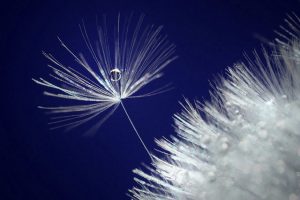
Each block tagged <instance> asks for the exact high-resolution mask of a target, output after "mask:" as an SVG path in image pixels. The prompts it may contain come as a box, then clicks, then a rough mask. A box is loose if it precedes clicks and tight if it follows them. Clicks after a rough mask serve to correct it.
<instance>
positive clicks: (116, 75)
mask: <svg viewBox="0 0 300 200" xmlns="http://www.w3.org/2000/svg"><path fill="white" fill-rule="evenodd" d="M120 79H121V71H120V70H119V69H118V68H114V69H112V70H111V71H110V80H111V81H113V82H116V81H119V80H120Z"/></svg>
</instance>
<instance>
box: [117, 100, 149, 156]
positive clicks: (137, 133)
mask: <svg viewBox="0 0 300 200" xmlns="http://www.w3.org/2000/svg"><path fill="white" fill-rule="evenodd" d="M120 102H121V105H122V108H123V110H124V112H125V114H126V116H127V118H128V120H129V122H130V124H131V126H132V128H133V130H134V131H135V133H136V135H137V136H138V138H139V140H140V141H141V143H142V145H143V146H144V149H145V150H146V152H147V153H148V155H149V157H150V159H151V161H152V162H154V160H153V157H152V155H151V153H150V151H149V150H148V148H147V146H146V145H145V143H144V142H143V140H142V138H141V136H140V134H139V132H138V131H137V129H136V128H135V126H134V124H133V122H132V120H131V118H130V116H129V114H128V113H127V111H126V108H125V106H124V104H123V102H122V101H120Z"/></svg>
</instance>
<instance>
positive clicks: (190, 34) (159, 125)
mask: <svg viewBox="0 0 300 200" xmlns="http://www.w3.org/2000/svg"><path fill="white" fill-rule="evenodd" d="M299 5H300V4H299V2H298V1H296V0H295V1H292V0H281V1H280V0H248V1H241V0H231V1H225V0H224V1H223V0H219V1H216V0H198V1H196V0H195V1H188V0H185V1H174V0H170V1H163V0H161V1H142V0H136V1H121V0H120V1H116V0H109V1H101V0H98V1H84V0H82V1H59V0H53V1H44V2H42V1H30V0H23V1H9V2H6V4H5V2H1V17H0V22H1V23H0V25H1V28H0V30H1V31H0V33H1V34H0V51H1V52H0V53H1V54H0V95H1V98H0V114H1V115H0V133H1V135H0V148H1V149H0V156H1V157H0V158H1V163H0V168H1V177H0V181H1V182H3V184H2V186H1V187H0V199H3V200H6V199H14V200H15V199H18V200H19V199H28V200H29V199H30V200H35V199H42V200H50V199H51V200H54V199H55V200H60V199H72V200H75V199H88V200H94V199H95V200H96V199H97V200H102V199H116V200H120V199H128V197H127V196H126V195H125V194H126V192H127V190H128V189H130V188H131V187H132V186H133V185H134V182H133V173H132V172H131V170H132V169H134V168H136V167H140V166H141V163H143V162H144V163H146V164H148V163H149V158H148V156H147V154H146V153H145V151H144V150H143V148H142V146H141V144H140V143H139V141H138V139H137V137H136V136H135V134H134V132H133V130H132V128H131V126H130V124H129V122H128V120H127V119H126V116H125V114H124V112H123V111H122V109H121V108H119V109H118V110H117V111H116V112H115V114H114V115H113V116H112V117H111V118H110V119H109V120H108V121H107V122H106V123H105V124H104V125H103V126H102V127H101V128H100V129H99V130H98V133H97V134H96V135H95V136H94V137H92V138H89V137H83V136H82V134H83V132H84V130H85V129H86V128H88V126H90V125H92V124H86V125H85V126H83V127H80V128H78V129H76V130H73V131H71V132H67V133H65V132H63V130H56V131H49V126H48V125H47V122H48V117H47V116H46V115H45V114H44V113H43V112H42V111H41V110H39V109H37V108H36V106H37V105H44V104H46V103H49V102H52V101H53V99H49V98H48V97H44V96H43V95H42V90H43V88H41V87H40V86H37V85H36V84H34V83H33V82H32V81H31V78H32V77H39V76H43V77H47V74H48V73H49V69H48V68H47V67H46V64H47V63H48V61H47V60H46V59H45V58H44V57H43V56H42V54H41V52H42V50H45V51H48V52H51V53H53V54H54V55H57V56H58V57H60V58H62V60H64V57H66V61H68V60H69V61H70V57H69V56H68V54H67V53H66V52H65V51H64V50H63V49H62V48H61V47H60V45H59V42H58V40H57V38H56V36H57V35H59V36H60V37H61V38H63V39H64V41H66V42H67V43H68V44H70V45H71V46H73V47H75V48H77V49H76V50H77V51H82V52H84V51H86V50H85V49H82V50H81V49H80V48H81V46H83V45H82V44H83V41H82V38H81V34H80V31H79V28H78V24H79V23H80V22H81V20H82V19H83V18H84V19H85V21H86V22H87V25H88V27H89V29H90V30H94V29H92V28H93V25H94V23H95V16H96V15H98V16H101V15H102V14H108V15H109V16H111V17H112V16H116V15H117V14H118V12H121V13H122V14H124V15H126V14H129V13H131V12H135V13H144V14H146V22H147V23H151V24H156V25H164V33H166V34H168V36H169V39H170V40H171V41H172V42H174V43H175V44H176V46H177V55H178V56H179V59H177V60H176V61H175V62H174V63H172V64H171V65H170V66H169V67H168V68H167V69H166V70H165V76H164V77H163V78H162V79H161V80H158V81H157V83H159V84H164V83H168V82H172V83H173V86H174V87H175V89H174V90H172V91H171V92H168V93H164V94H161V95H158V96H154V97H149V98H144V99H135V100H126V101H125V104H126V106H127V109H128V112H129V113H130V115H131V116H132V119H133V121H134V122H135V124H136V126H137V128H138V130H139V131H140V133H141V135H142V137H143V139H144V141H145V143H146V144H147V145H148V146H149V148H150V149H151V150H153V149H154V148H155V144H154V138H161V137H162V136H166V137H167V136H169V135H170V134H174V131H173V128H172V115H173V114H174V113H175V112H178V111H179V110H180V106H179V104H178V101H179V100H182V97H183V95H184V96H185V97H188V98H190V99H194V98H198V99H202V98H204V99H207V98H208V90H209V80H212V79H213V77H214V75H217V74H218V73H224V72H225V68H226V67H227V66H231V65H232V64H233V63H234V62H236V61H238V60H241V59H242V58H243V56H242V54H243V53H244V52H246V53H251V51H252V50H253V49H254V48H256V49H259V48H260V43H261V39H258V38H268V39H272V38H274V37H275V34H274V32H273V31H274V30H275V29H276V28H278V25H279V24H281V23H283V18H284V17H285V14H286V13H289V12H291V11H295V12H296V13H298V14H299V13H300V12H299ZM155 84H156V83H154V84H153V85H151V84H150V85H149V86H147V87H148V88H149V89H151V88H152V87H154V85H155Z"/></svg>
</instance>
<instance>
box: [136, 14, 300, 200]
mask: <svg viewBox="0 0 300 200" xmlns="http://www.w3.org/2000/svg"><path fill="white" fill-rule="evenodd" d="M286 23H287V27H288V28H282V30H281V31H280V32H279V35H280V37H279V38H280V39H277V41H276V42H275V43H274V46H273V47H272V48H271V50H268V51H267V50H265V49H263V50H262V54H263V55H262V56H258V54H257V53H255V55H254V56H253V57H254V58H253V59H250V58H249V57H248V59H247V62H246V64H245V63H238V64H235V65H234V66H233V67H232V68H229V69H228V70H227V72H228V73H227V75H226V77H225V78H221V80H219V81H218V83H217V84H215V86H214V87H213V92H211V101H210V102H205V103H201V102H198V101H196V102H195V103H191V102H190V101H188V100H185V101H184V103H182V111H181V113H179V114H176V115H175V116H174V120H175V127H176V133H177V135H176V136H172V137H171V139H166V138H164V139H161V140H156V142H157V144H158V145H159V147H161V149H162V152H163V154H161V155H160V156H155V155H153V158H154V162H153V163H152V166H151V167H146V169H144V170H141V169H135V170H134V173H135V174H136V175H137V177H138V178H135V181H136V182H137V186H136V187H134V188H133V189H131V190H130V196H131V197H132V198H133V199H138V200H158V199H164V200H165V199H176V200H202V199H203V200H220V199H225V200H241V199H243V200H260V199H268V200H300V25H299V24H300V20H299V18H298V17H297V16H292V17H291V16H289V17H288V18H287V20H286Z"/></svg>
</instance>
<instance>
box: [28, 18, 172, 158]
mask: <svg viewBox="0 0 300 200" xmlns="http://www.w3.org/2000/svg"><path fill="white" fill-rule="evenodd" d="M143 18H144V16H141V17H140V18H139V19H138V20H137V22H136V25H134V23H133V22H132V21H134V20H133V15H131V16H130V17H129V18H128V20H124V25H123V26H122V25H121V24H122V22H123V21H122V20H121V19H120V15H119V16H118V19H117V25H116V26H115V30H114V31H112V32H109V30H108V29H107V25H106V24H107V22H106V19H105V18H104V22H103V26H98V29H97V33H98V42H96V43H95V44H93V43H92V42H91V39H90V38H89V36H88V34H87V31H86V28H85V25H84V24H83V25H81V26H80V30H81V33H82V36H83V39H84V42H85V44H86V46H87V49H88V50H89V52H90V57H91V58H92V59H93V61H92V62H88V61H87V60H86V59H85V57H84V56H83V55H82V54H79V55H76V53H74V51H73V50H71V48H70V47H68V46H67V45H66V44H65V43H64V42H63V41H62V40H61V39H59V41H60V43H61V45H62V47H63V48H64V49H65V50H66V51H67V52H68V53H69V54H70V55H71V56H72V57H73V58H74V59H75V61H76V63H75V64H74V66H72V67H69V66H66V65H64V64H62V62H60V61H59V60H57V59H56V58H55V57H54V56H53V55H52V54H48V53H43V54H44V55H45V56H46V58H48V59H49V60H50V61H51V63H52V64H49V67H50V68H51V69H52V72H53V74H51V75H50V78H51V80H49V81H48V80H46V79H44V78H39V79H33V81H34V82H36V83H37V84H39V85H42V86H45V87H47V88H48V90H49V91H48V90H47V91H45V92H44V94H45V95H48V96H51V97H56V98H62V99H68V100H74V101H75V105H71V106H53V107H44V106H40V108H43V109H46V110H48V111H50V113H52V114H56V115H57V116H55V117H53V118H52V119H53V120H54V121H51V122H50V124H51V125H54V127H53V128H60V127H67V128H74V127H77V126H79V125H81V124H83V123H86V122H87V121H89V120H91V119H93V118H96V117H99V115H100V114H102V113H104V112H106V111H108V110H110V111H109V112H108V113H107V114H106V115H104V116H103V117H102V118H101V119H100V120H99V122H98V123H96V124H95V125H94V126H93V127H92V128H91V129H90V130H89V131H88V132H94V131H95V130H96V129H97V128H99V127H100V125H101V124H102V123H103V122H104V121H105V120H107V119H108V118H109V117H110V116H111V115H112V114H113V112H114V111H115V110H116V109H117V107H118V106H119V105H120V104H121V105H122V108H123V109H124V111H125V113H126V116H127V117H128V119H129V121H130V123H131V125H132V126H133V128H134V131H135V133H136V134H137V136H138V137H139V139H140V141H141V142H142V144H143V146H144V148H145V149H146V151H147V152H148V154H149V155H150V152H149V151H148V149H147V147H146V146H145V144H144V143H143V141H142V139H141V137H140V135H139V133H138V132H137V130H136V128H135V126H134V124H133V123H132V120H131V119H130V117H129V115H128V113H127V111H126V109H125V106H124V104H123V103H122V100H123V99H126V98H140V97H147V96H152V95H155V94H159V93H162V92H164V91H166V90H168V87H167V86H164V87H161V88H158V89H155V90H154V91H152V92H148V93H145V94H141V95H135V94H136V93H137V92H138V91H139V90H140V89H141V88H143V87H144V86H146V85H147V84H149V83H150V82H152V81H154V80H155V79H158V78H160V77H161V76H162V72H161V71H162V69H163V68H165V67H166V66H167V65H168V64H169V63H170V62H172V61H173V60H174V59H175V58H176V56H174V51H175V46H174V45H173V44H171V43H170V42H168V40H167V38H166V36H163V35H162V34H161V30H162V27H161V26H160V27H158V28H156V27H155V26H145V28H144V29H142V27H143ZM111 35H114V37H113V39H112V37H111ZM112 66H113V67H112ZM150 157H151V156H150Z"/></svg>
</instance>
